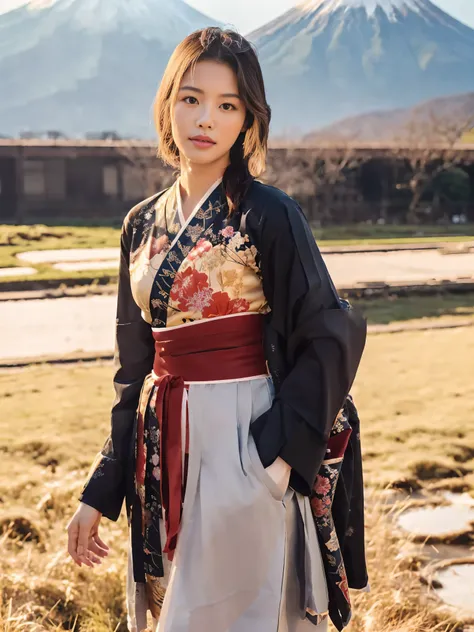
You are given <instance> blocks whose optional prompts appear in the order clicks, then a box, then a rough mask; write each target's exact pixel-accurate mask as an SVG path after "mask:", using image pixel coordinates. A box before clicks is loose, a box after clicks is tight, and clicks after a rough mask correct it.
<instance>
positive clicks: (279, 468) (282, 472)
mask: <svg viewBox="0 0 474 632" xmlns="http://www.w3.org/2000/svg"><path fill="white" fill-rule="evenodd" d="M265 471H266V472H268V474H270V476H271V477H272V479H273V480H274V481H275V483H276V484H277V485H278V487H279V488H280V489H281V491H282V492H286V490H287V489H288V484H289V482H290V474H291V465H288V463H287V462H286V461H284V460H283V459H282V458H281V457H280V456H277V458H276V459H275V460H274V461H273V463H272V464H271V465H269V466H268V467H266V468H265Z"/></svg>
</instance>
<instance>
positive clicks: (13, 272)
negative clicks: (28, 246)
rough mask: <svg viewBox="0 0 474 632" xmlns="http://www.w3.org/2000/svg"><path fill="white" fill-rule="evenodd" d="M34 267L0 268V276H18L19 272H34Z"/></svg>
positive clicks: (35, 271)
mask: <svg viewBox="0 0 474 632" xmlns="http://www.w3.org/2000/svg"><path fill="white" fill-rule="evenodd" d="M36 273H37V270H36V268H0V277H9V276H18V275H19V274H36Z"/></svg>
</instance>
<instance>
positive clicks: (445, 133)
mask: <svg viewBox="0 0 474 632" xmlns="http://www.w3.org/2000/svg"><path fill="white" fill-rule="evenodd" d="M473 125H474V112H467V113H466V112H462V113H460V112H458V113H455V112H453V113H452V114H451V115H448V114H443V115H440V114H436V113H435V112H433V111H432V112H430V114H429V115H428V116H426V115H424V116H418V115H417V113H416V112H415V114H414V116H413V117H412V119H411V120H410V121H409V123H408V124H407V125H406V127H405V129H404V131H403V132H402V134H401V135H400V136H399V137H398V138H396V139H395V149H394V154H395V155H396V156H398V157H399V158H400V159H403V160H404V161H405V163H406V164H407V165H408V167H409V169H408V179H406V180H404V181H403V182H399V183H398V184H397V188H398V189H406V190H409V191H410V193H411V200H410V204H409V207H408V213H407V221H408V222H409V223H414V224H417V223H419V222H420V221H421V219H422V216H421V208H420V207H421V201H422V199H423V197H424V195H425V194H426V192H427V190H428V189H429V188H430V187H431V186H432V184H433V182H434V181H435V179H436V178H437V177H438V176H439V175H440V174H441V173H443V172H445V171H448V170H449V169H451V168H452V167H454V166H457V165H459V163H460V162H461V160H462V153H461V152H460V144H459V141H460V139H461V137H462V136H463V134H464V133H465V132H466V131H468V130H469V129H471V128H472V126H473Z"/></svg>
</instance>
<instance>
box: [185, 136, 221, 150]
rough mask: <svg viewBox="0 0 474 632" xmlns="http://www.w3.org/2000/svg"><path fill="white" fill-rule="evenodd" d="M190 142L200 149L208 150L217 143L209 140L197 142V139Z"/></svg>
mask: <svg viewBox="0 0 474 632" xmlns="http://www.w3.org/2000/svg"><path fill="white" fill-rule="evenodd" d="M190 141H191V142H192V143H194V146H195V147H199V148H200V149H206V148H208V147H214V145H215V144H216V143H212V142H210V141H208V140H197V139H196V138H190Z"/></svg>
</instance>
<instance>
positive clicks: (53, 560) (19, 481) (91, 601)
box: [0, 296, 474, 632]
mask: <svg viewBox="0 0 474 632" xmlns="http://www.w3.org/2000/svg"><path fill="white" fill-rule="evenodd" d="M406 300H408V299H406ZM426 300H427V299H423V301H420V300H418V302H417V303H416V304H413V305H412V306H411V312H410V313H411V318H412V319H413V318H415V319H416V320H409V321H406V322H410V323H416V322H423V321H424V320H425V319H426V318H427V317H428V318H429V319H430V320H431V321H433V322H435V321H437V319H439V318H443V314H444V317H445V316H446V313H448V314H449V313H450V312H451V315H450V317H451V319H452V318H454V319H456V318H457V319H459V318H461V315H465V314H469V315H470V316H472V314H473V311H474V298H473V297H472V296H470V297H469V296H466V297H464V303H463V304H461V306H459V298H458V300H457V302H458V304H457V305H456V304H455V303H456V301H454V299H453V301H452V304H451V303H449V301H448V302H446V300H444V303H443V301H441V303H440V300H441V299H437V301H436V300H435V297H432V300H431V299H430V300H431V302H430V301H428V303H427V302H426ZM365 307H366V308H367V311H368V312H369V322H376V321H377V318H378V319H379V320H381V321H384V320H385V321H392V322H395V321H397V320H400V319H401V318H402V316H403V314H406V313H407V310H408V303H404V304H403V302H402V303H401V304H398V305H397V306H392V308H393V309H392V312H387V309H388V307H387V305H385V312H384V310H383V302H380V303H379V305H378V307H377V306H376V305H374V303H372V304H371V306H365ZM393 310H395V311H393ZM397 310H398V312H397ZM459 310H460V312H459ZM397 313H398V316H397ZM112 371H113V369H112V364H111V363H110V362H83V363H76V364H70V365H49V364H44V365H36V366H29V367H25V368H21V369H8V370H3V371H2V372H1V373H0V402H1V410H2V415H1V419H0V451H1V454H2V458H1V459H0V529H1V530H2V531H3V534H2V535H1V536H0V595H1V601H0V629H1V630H5V631H6V632H20V631H23V630H28V631H30V630H32V631H34V632H37V631H42V630H47V631H53V630H56V631H57V630H64V629H73V630H75V631H76V632H109V631H112V630H116V631H118V632H125V631H126V623H125V609H124V583H125V562H126V554H125V550H126V529H127V525H126V518H125V511H124V510H123V511H122V515H121V516H120V519H119V520H118V521H117V522H111V521H108V520H107V519H103V522H102V525H101V530H102V538H103V539H104V541H105V542H106V543H107V544H108V545H109V546H110V547H111V553H110V554H109V556H108V558H107V559H106V561H104V563H103V564H102V565H101V566H100V567H98V568H96V569H94V570H91V569H88V568H87V567H82V568H79V567H77V566H76V565H75V564H74V563H73V562H72V560H71V559H70V558H69V557H68V554H67V551H66V541H67V533H66V524H67V521H68V519H69V518H70V516H71V515H72V513H73V512H74V510H75V508H76V506H77V502H78V501H77V496H78V493H79V491H80V489H81V487H82V484H83V482H84V480H85V477H86V475H87V472H88V469H89V466H90V464H91V462H92V459H93V457H94V455H95V454H96V452H97V451H98V450H99V449H100V447H101V446H102V444H103V441H104V440H105V438H106V435H107V433H108V425H109V408H110V405H111V402H112V399H113V390H112V383H111V378H112ZM473 374H474V327H472V326H468V327H458V328H452V329H431V330H427V331H421V332H420V331H405V332H402V333H396V334H387V333H379V334H377V335H375V334H374V335H369V337H368V340H367V346H366V350H365V353H364V357H363V360H362V363H361V366H360V369H359V373H358V375H357V378H356V381H355V383H354V386H353V389H352V395H353V397H354V400H355V402H356V405H357V407H358V410H359V414H360V418H361V424H362V426H361V442H362V450H363V463H364V477H365V486H366V545H367V559H368V568H369V577H370V584H371V589H372V590H371V592H370V593H360V592H356V591H352V593H351V594H352V599H353V604H354V616H353V620H352V622H351V624H350V626H349V628H348V630H352V631H353V632H382V631H383V632H426V631H427V630H436V631H437V632H454V631H455V630H456V631H459V632H460V631H461V630H463V629H465V628H464V626H463V624H461V623H459V622H457V621H456V618H455V616H454V614H450V613H449V612H447V611H446V610H445V609H443V608H440V607H439V603H438V602H437V601H436V600H435V599H434V597H433V596H432V595H431V594H430V591H429V589H428V587H427V586H426V582H424V581H423V580H422V576H421V573H420V568H421V562H422V559H423V552H422V551H421V550H420V551H419V552H418V553H416V552H415V553H414V552H413V549H412V548H409V549H407V545H408V544H409V543H410V541H411V536H408V535H407V534H406V533H405V532H401V531H400V530H399V529H397V528H396V527H395V525H394V521H393V519H392V518H391V517H390V516H391V515H392V517H393V512H396V511H397V510H398V509H397V507H398V505H397V503H396V504H395V505H393V504H391V503H387V502H386V501H385V500H384V499H385V498H386V496H387V494H388V493H390V492H389V490H394V489H415V490H420V489H421V490H425V491H428V492H430V491H431V492H436V491H439V490H440V489H450V490H452V491H468V492H469V493H471V494H472V495H473V496H474V425H473V424H472V418H473V416H474V386H473V382H472V375H473ZM84 402H87V405H86V406H85V405H84ZM400 502H404V501H403V500H400ZM404 551H405V553H404ZM466 629H467V628H466Z"/></svg>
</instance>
